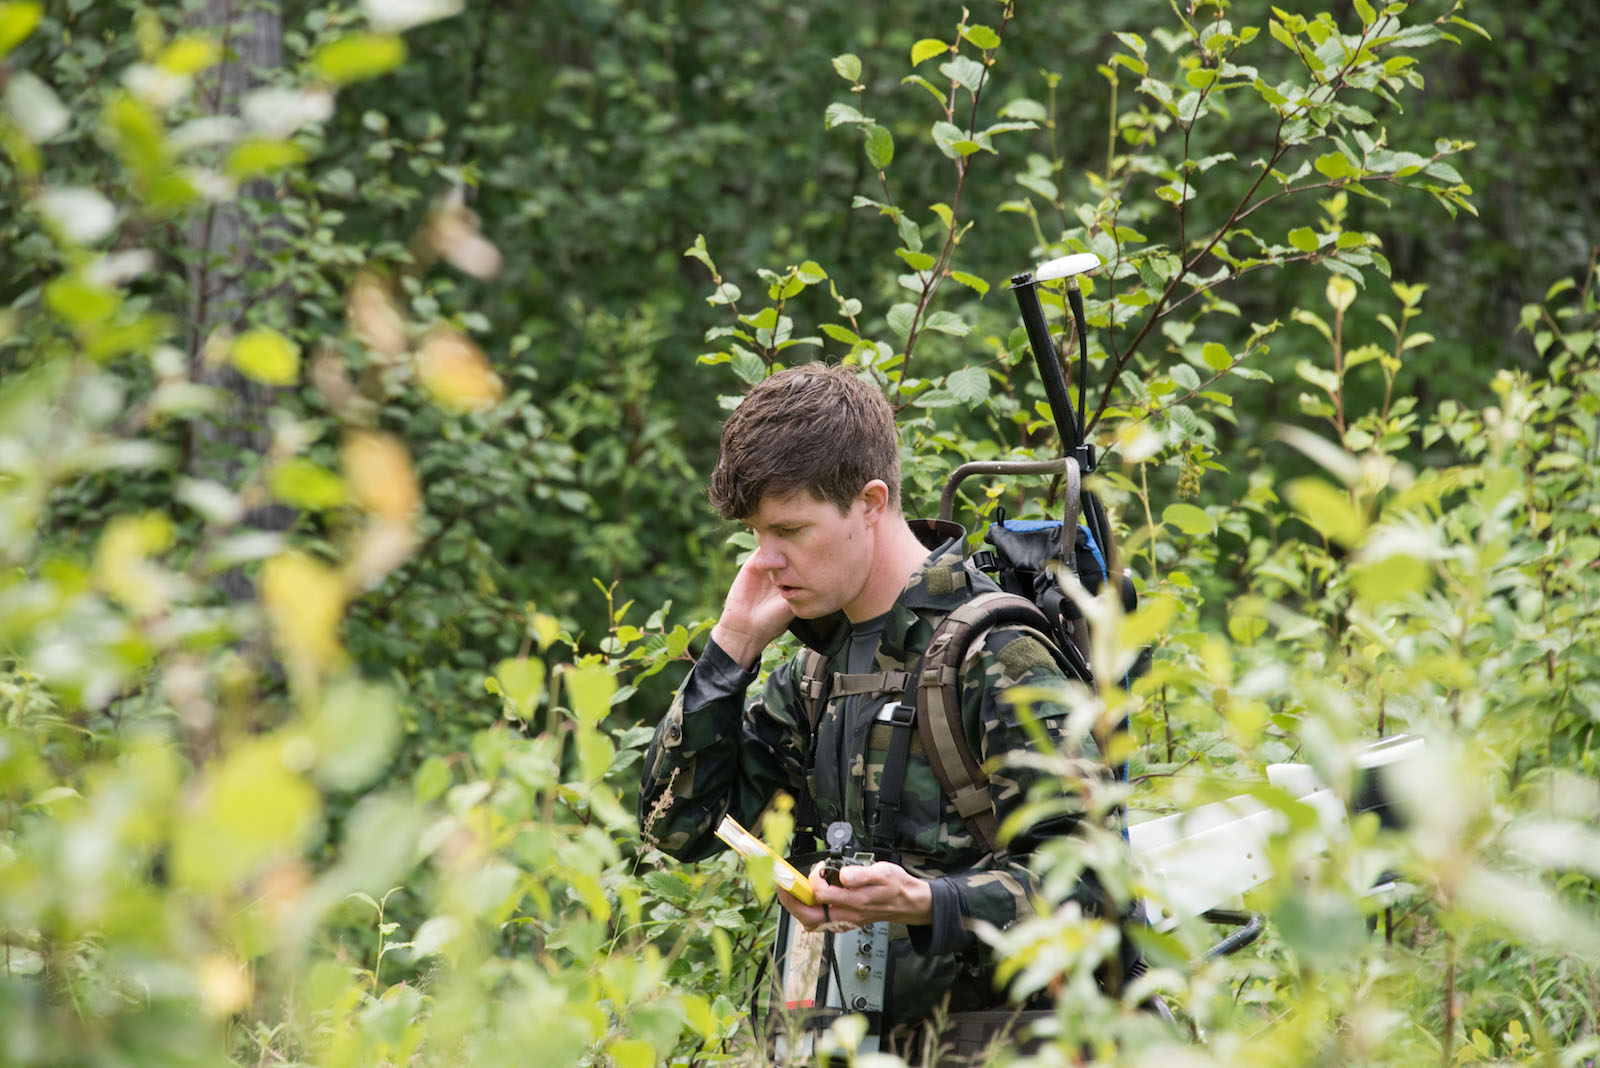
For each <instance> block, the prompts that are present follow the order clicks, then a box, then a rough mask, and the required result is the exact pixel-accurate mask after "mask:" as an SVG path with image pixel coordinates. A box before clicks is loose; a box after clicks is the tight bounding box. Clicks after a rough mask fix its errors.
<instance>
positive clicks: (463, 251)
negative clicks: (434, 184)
mask: <svg viewBox="0 0 1600 1068" xmlns="http://www.w3.org/2000/svg"><path fill="white" fill-rule="evenodd" d="M427 235H428V241H429V243H430V244H431V245H432V246H433V250H434V251H435V252H437V253H438V254H439V255H440V256H443V257H444V259H445V260H446V262H448V263H449V264H450V265H451V266H452V267H454V268H455V269H456V270H458V271H462V272H464V273H466V274H470V275H471V276H472V277H474V278H477V279H481V280H485V281H487V280H488V279H490V278H493V277H494V276H495V275H497V274H499V273H500V264H501V257H500V250H499V249H497V248H495V247H494V245H493V244H492V243H491V242H490V241H489V239H488V238H486V237H484V236H483V234H482V233H481V232H480V231H479V229H478V216H477V215H476V214H475V213H474V212H473V211H472V210H471V209H469V208H468V207H467V206H466V205H465V204H463V203H461V202H460V201H459V200H453V199H452V200H447V201H446V202H445V203H444V205H443V206H441V207H440V208H438V209H437V210H436V211H435V212H434V213H433V217H432V219H430V220H429V223H428V230H427Z"/></svg>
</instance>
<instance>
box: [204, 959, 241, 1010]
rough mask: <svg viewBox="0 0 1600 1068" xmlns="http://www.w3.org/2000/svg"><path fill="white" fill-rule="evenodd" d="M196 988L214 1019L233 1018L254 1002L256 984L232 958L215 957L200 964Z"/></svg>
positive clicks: (205, 1007)
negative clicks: (252, 998)
mask: <svg viewBox="0 0 1600 1068" xmlns="http://www.w3.org/2000/svg"><path fill="white" fill-rule="evenodd" d="M195 986H196V987H198V988H199V990H200V1004H201V1007H203V1008H204V1009H205V1010H206V1013H207V1015H210V1016H217V1017H222V1016H232V1015H233V1014H234V1013H235V1012H237V1011H239V1010H240V1009H242V1008H244V1006H245V1005H247V1004H248V1003H249V1001H250V997H251V994H252V992H253V990H254V985H253V984H252V983H251V982H250V973H249V972H248V971H246V970H245V966H244V965H243V964H241V963H240V962H239V961H237V960H234V959H233V958H232V957H227V956H223V955H221V954H212V955H211V956H209V957H206V958H205V959H203V960H201V961H200V964H199V967H198V968H197V969H196V974H195Z"/></svg>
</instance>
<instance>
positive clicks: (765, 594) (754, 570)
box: [711, 553, 794, 671]
mask: <svg viewBox="0 0 1600 1068" xmlns="http://www.w3.org/2000/svg"><path fill="white" fill-rule="evenodd" d="M758 556H759V554H758V553H752V554H750V558H749V559H748V560H746V561H745V562H744V566H743V567H741V568H739V574H738V575H737V576H736V577H735V578H734V580H733V585H732V586H730V587H729V588H728V596H727V599H726V600H725V601H724V602H723V605H722V615H721V617H720V618H719V619H718V620H717V625H716V626H715V627H713V628H712V629H711V640H712V641H714V642H716V643H717V645H718V647H719V648H721V649H722V651H723V652H725V653H727V654H728V655H729V656H730V657H732V658H733V660H734V662H735V663H737V664H738V665H739V666H740V667H742V668H744V669H745V670H747V671H748V670H749V669H750V668H752V667H754V666H755V664H756V661H757V660H760V659H761V650H763V649H765V648H766V647H767V646H769V645H771V644H772V643H773V642H775V641H777V640H778V638H779V637H780V636H782V634H783V632H784V631H785V630H787V629H788V627H789V624H790V623H792V622H794V612H793V611H791V610H790V608H789V602H788V601H785V600H784V599H783V594H782V593H781V592H780V591H779V589H778V585H777V583H775V582H773V581H772V573H771V572H770V571H768V570H767V569H766V568H764V567H751V566H750V565H751V564H753V563H755V562H756V560H757V558H758Z"/></svg>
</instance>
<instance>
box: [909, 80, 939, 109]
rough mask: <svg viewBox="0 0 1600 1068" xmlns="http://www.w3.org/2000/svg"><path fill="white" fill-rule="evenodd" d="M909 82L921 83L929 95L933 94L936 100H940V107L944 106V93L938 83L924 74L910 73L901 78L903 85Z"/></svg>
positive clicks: (913, 83)
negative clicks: (934, 82)
mask: <svg viewBox="0 0 1600 1068" xmlns="http://www.w3.org/2000/svg"><path fill="white" fill-rule="evenodd" d="M907 82H909V83H911V84H912V85H920V86H921V87H922V88H924V89H926V90H927V91H928V95H930V96H932V97H933V99H934V100H936V101H938V103H939V106H940V107H943V106H944V94H943V93H942V92H940V91H939V87H938V86H937V85H934V84H933V83H932V82H930V81H929V80H928V79H926V78H924V77H923V76H922V75H920V74H908V75H906V76H905V77H904V78H901V79H900V84H901V85H905V84H906V83H907Z"/></svg>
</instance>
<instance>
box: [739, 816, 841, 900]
mask: <svg viewBox="0 0 1600 1068" xmlns="http://www.w3.org/2000/svg"><path fill="white" fill-rule="evenodd" d="M717 837H718V838H720V839H722V840H723V841H724V842H727V843H728V845H729V846H730V847H731V848H732V849H733V851H734V852H735V853H738V854H739V855H740V856H741V857H744V858H745V859H747V860H748V859H749V858H750V857H758V856H767V857H771V858H772V878H773V880H774V881H775V882H776V883H777V884H778V885H779V886H781V887H783V888H784V889H785V890H787V891H788V892H789V893H791V894H793V895H794V896H795V897H796V898H798V899H799V900H800V901H802V902H804V903H805V904H807V905H815V904H816V903H817V897H816V895H815V894H813V893H812V892H811V882H810V881H809V880H808V879H807V878H806V877H805V876H804V875H802V874H801V873H800V869H798V868H796V867H795V866H794V865H793V864H790V863H789V862H788V861H787V860H784V859H783V858H782V857H780V856H778V854H776V853H774V852H773V851H772V850H771V849H769V848H767V843H765V842H763V841H762V840H761V839H759V838H757V837H756V836H755V835H753V834H751V833H750V832H749V831H747V830H745V829H744V828H743V827H741V826H740V825H739V821H738V820H736V819H734V818H733V817H732V816H724V817H722V823H721V824H719V825H718V826H717Z"/></svg>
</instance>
